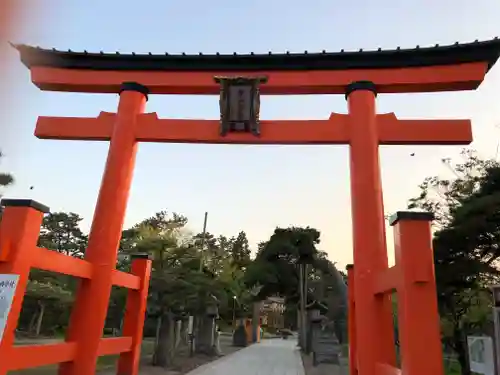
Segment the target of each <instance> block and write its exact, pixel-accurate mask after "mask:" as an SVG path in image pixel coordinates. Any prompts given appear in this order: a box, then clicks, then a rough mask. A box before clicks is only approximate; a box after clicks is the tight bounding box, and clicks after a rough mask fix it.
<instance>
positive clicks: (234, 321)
mask: <svg viewBox="0 0 500 375" xmlns="http://www.w3.org/2000/svg"><path fill="white" fill-rule="evenodd" d="M235 327H236V296H233V330H234V329H235Z"/></svg>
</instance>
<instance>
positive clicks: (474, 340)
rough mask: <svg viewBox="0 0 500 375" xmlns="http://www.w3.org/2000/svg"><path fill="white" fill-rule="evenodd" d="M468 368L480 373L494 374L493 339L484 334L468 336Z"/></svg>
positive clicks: (483, 374) (485, 374) (484, 374)
mask: <svg viewBox="0 0 500 375" xmlns="http://www.w3.org/2000/svg"><path fill="white" fill-rule="evenodd" d="M467 346H468V347H469V359H470V370H471V371H473V372H476V373H478V374H482V375H495V365H494V356H493V340H492V339H491V337H486V336H468V337H467Z"/></svg>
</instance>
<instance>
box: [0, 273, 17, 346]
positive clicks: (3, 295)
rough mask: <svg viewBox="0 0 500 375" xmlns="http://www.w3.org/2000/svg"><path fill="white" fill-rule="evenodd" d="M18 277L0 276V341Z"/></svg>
mask: <svg viewBox="0 0 500 375" xmlns="http://www.w3.org/2000/svg"><path fill="white" fill-rule="evenodd" d="M18 280H19V275H9V274H0V341H2V337H3V332H4V330H5V326H6V324H7V317H8V316H9V312H10V307H11V306H12V300H13V299H14V294H15V292H16V287H17V282H18Z"/></svg>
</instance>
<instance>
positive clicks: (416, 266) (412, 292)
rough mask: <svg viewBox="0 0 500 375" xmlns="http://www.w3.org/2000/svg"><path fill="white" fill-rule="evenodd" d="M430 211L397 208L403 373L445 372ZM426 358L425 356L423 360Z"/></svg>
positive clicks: (394, 223)
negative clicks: (401, 210) (399, 209)
mask: <svg viewBox="0 0 500 375" xmlns="http://www.w3.org/2000/svg"><path fill="white" fill-rule="evenodd" d="M432 219H433V215H432V214H431V213H428V212H409V211H407V212H398V213H396V214H395V215H394V216H393V217H392V218H391V220H390V222H391V225H393V226H394V244H395V257H396V267H398V270H399V273H400V284H399V288H398V320H399V340H400V342H401V357H402V366H401V370H402V373H403V374H405V375H421V374H433V375H443V374H444V367H443V353H442V348H441V333H440V324H439V313H438V306H437V297H436V279H435V275H434V255H433V250H432V236H431V220H432ZM422 359H424V360H422Z"/></svg>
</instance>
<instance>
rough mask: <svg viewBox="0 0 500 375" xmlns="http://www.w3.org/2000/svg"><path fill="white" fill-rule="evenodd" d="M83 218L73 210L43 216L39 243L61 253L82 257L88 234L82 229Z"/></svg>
mask: <svg viewBox="0 0 500 375" xmlns="http://www.w3.org/2000/svg"><path fill="white" fill-rule="evenodd" d="M82 220H83V219H82V218H81V217H80V216H79V215H78V214H75V213H73V212H69V213H66V212H54V213H50V214H48V215H47V216H45V217H44V218H43V222H42V227H41V229H40V237H39V239H38V244H39V246H41V247H45V248H47V249H50V250H55V251H57V252H59V253H62V254H65V255H70V256H75V257H78V258H82V257H83V254H84V253H85V248H86V247H87V236H86V235H84V234H83V232H82V230H81V229H80V223H81V221H82Z"/></svg>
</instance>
